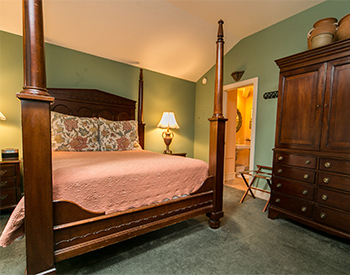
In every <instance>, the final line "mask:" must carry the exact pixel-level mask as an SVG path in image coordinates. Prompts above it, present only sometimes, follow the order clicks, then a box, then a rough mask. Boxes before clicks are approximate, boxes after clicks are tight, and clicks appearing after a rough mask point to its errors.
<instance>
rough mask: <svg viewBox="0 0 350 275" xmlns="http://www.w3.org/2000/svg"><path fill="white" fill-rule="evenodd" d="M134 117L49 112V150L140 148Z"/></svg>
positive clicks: (124, 149) (119, 149) (120, 149)
mask: <svg viewBox="0 0 350 275" xmlns="http://www.w3.org/2000/svg"><path fill="white" fill-rule="evenodd" d="M137 126H138V124H137V121H135V120H127V121H111V120H107V119H104V118H91V117H77V116H70V115H65V114H61V113H57V112H51V136H52V150H53V151H126V150H141V149H142V148H141V146H140V144H139V139H138V129H137Z"/></svg>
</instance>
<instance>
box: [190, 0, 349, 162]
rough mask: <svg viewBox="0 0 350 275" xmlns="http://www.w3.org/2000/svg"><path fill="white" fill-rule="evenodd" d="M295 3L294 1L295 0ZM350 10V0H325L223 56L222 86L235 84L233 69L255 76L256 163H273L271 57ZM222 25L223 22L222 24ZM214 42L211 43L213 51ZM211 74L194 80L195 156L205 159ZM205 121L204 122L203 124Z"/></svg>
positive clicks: (274, 71) (293, 49) (275, 73)
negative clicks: (319, 24)
mask: <svg viewBox="0 0 350 275" xmlns="http://www.w3.org/2000/svg"><path fill="white" fill-rule="evenodd" d="M296 4H297V3H296ZM349 12H350V1H348V0H343V1H326V2H323V3H321V4H319V5H317V6H315V7H313V8H311V9H308V10H306V11H304V12H301V13H299V14H297V15H295V16H293V17H290V18H288V19H286V20H284V21H282V22H279V23H277V24H275V25H273V26H271V27H269V28H266V29H264V30H262V31H260V32H258V33H256V34H253V35H251V36H249V37H247V38H245V39H243V40H241V41H240V42H239V43H238V44H237V45H236V46H234V47H233V48H232V49H231V50H230V51H229V52H228V53H227V54H226V55H225V58H224V85H227V84H231V83H235V81H234V80H233V79H232V77H231V73H232V72H234V71H241V70H243V71H245V73H244V75H243V77H242V79H241V81H242V80H246V79H250V78H254V77H258V79H259V80H258V82H259V83H258V102H257V124H256V126H257V127H256V147H255V164H261V165H268V166H271V165H272V149H273V147H274V139H275V136H274V135H275V123H276V110H277V99H269V100H265V99H263V94H264V93H265V92H269V91H276V90H277V89H278V77H279V70H278V67H277V65H276V64H275V62H274V60H276V59H279V58H282V57H285V56H289V55H291V54H295V53H298V52H302V51H305V50H307V39H306V37H307V33H308V32H309V30H310V29H311V28H312V25H313V24H314V23H315V22H316V21H317V20H319V19H322V18H325V17H335V18H338V20H340V19H341V18H342V17H343V16H344V15H346V14H348V13H349ZM224 28H225V25H224ZM214 47H215V44H213V51H214ZM214 73H215V68H214V67H213V68H211V69H210V70H209V71H208V72H207V73H206V74H204V75H203V77H207V78H208V84H206V85H203V84H202V83H201V79H202V78H201V79H200V80H199V81H198V82H197V83H196V106H195V143H194V156H195V158H199V159H203V160H208V149H207V148H208V144H209V136H208V133H209V124H208V123H206V121H207V118H209V117H211V116H212V113H213V101H214ZM203 122H204V123H203Z"/></svg>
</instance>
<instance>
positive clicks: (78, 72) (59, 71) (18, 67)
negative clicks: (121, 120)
mask: <svg viewBox="0 0 350 275" xmlns="http://www.w3.org/2000/svg"><path fill="white" fill-rule="evenodd" d="M0 39H1V40H0V41H1V47H0V61H1V62H0V77H1V83H0V111H1V112H2V113H3V114H5V116H6V118H7V120H6V121H1V122H0V147H1V148H2V149H3V148H8V147H11V148H19V149H21V151H22V145H21V127H20V124H21V118H20V103H19V101H18V100H17V99H16V97H15V94H16V93H17V92H20V91H21V87H22V83H23V72H22V70H23V69H22V37H21V36H17V35H13V34H9V33H6V32H0ZM45 51H46V71H47V86H48V87H60V88H93V89H100V90H103V91H106V92H110V93H113V94H117V95H121V96H124V97H127V98H130V99H133V100H136V101H137V97H138V77H139V68H137V67H134V66H130V65H126V64H122V63H119V62H115V61H111V60H107V59H103V58H99V57H96V56H92V55H89V54H84V53H81V52H78V51H74V50H69V49H67V48H62V47H58V46H54V45H51V44H46V48H45ZM194 105H195V83H193V82H190V81H186V80H181V79H178V78H174V77H170V76H166V75H163V74H159V73H155V72H152V71H149V70H144V122H145V123H146V144H145V148H146V149H147V150H151V151H155V152H162V151H163V150H164V148H165V145H164V142H163V139H162V137H161V134H162V131H163V129H158V128H156V126H157V124H158V122H159V120H160V118H161V115H162V113H163V112H164V111H173V112H175V115H176V119H177V122H178V124H179V125H180V129H178V130H174V132H175V138H174V140H173V143H172V144H171V146H170V147H171V149H172V150H173V151H174V152H187V153H188V155H189V156H193V139H194Z"/></svg>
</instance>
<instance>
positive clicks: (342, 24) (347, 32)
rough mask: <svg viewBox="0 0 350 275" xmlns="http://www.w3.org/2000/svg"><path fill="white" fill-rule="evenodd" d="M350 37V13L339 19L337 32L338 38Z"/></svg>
mask: <svg viewBox="0 0 350 275" xmlns="http://www.w3.org/2000/svg"><path fill="white" fill-rule="evenodd" d="M347 38H350V13H349V14H347V15H345V16H344V17H343V18H342V19H340V20H339V23H338V28H337V32H336V40H343V39H347Z"/></svg>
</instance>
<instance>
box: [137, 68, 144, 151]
mask: <svg viewBox="0 0 350 275" xmlns="http://www.w3.org/2000/svg"><path fill="white" fill-rule="evenodd" d="M137 121H138V131H139V141H140V145H141V147H142V149H145V123H143V70H142V69H140V77H139V99H138V112H137Z"/></svg>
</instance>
